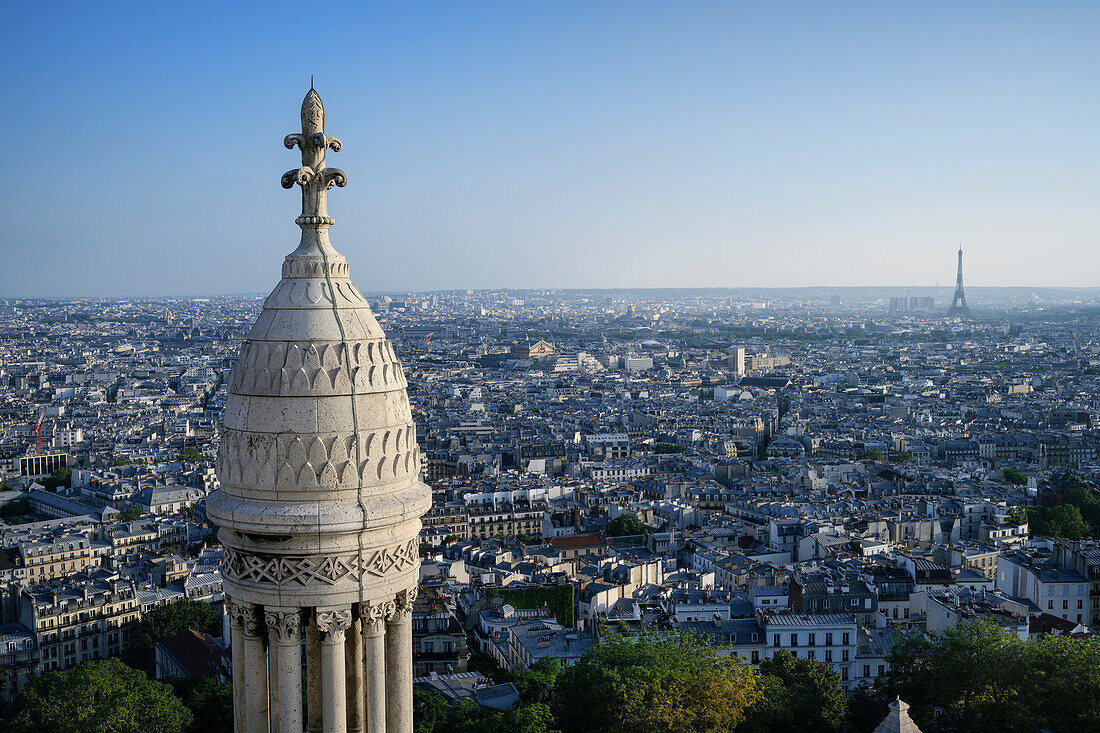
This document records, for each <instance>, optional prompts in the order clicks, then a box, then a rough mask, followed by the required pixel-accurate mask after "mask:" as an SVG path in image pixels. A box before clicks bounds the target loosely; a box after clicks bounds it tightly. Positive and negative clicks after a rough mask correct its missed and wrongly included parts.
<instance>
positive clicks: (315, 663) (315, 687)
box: [306, 614, 321, 733]
mask: <svg viewBox="0 0 1100 733" xmlns="http://www.w3.org/2000/svg"><path fill="white" fill-rule="evenodd" d="M306 695H307V699H306V711H307V713H308V715H309V721H308V727H307V728H306V730H307V731H309V733H321V632H320V631H318V630H317V617H316V614H314V615H313V616H311V617H310V619H309V625H308V626H306Z"/></svg>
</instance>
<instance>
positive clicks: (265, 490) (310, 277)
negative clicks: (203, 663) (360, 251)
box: [207, 89, 431, 608]
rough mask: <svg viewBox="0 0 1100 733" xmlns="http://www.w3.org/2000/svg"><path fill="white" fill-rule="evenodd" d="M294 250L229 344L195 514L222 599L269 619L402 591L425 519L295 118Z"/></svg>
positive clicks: (416, 467)
mask: <svg viewBox="0 0 1100 733" xmlns="http://www.w3.org/2000/svg"><path fill="white" fill-rule="evenodd" d="M302 124H303V127H302V134H301V135H298V134H294V135H288V136H287V139H286V140H285V141H284V143H285V144H286V146H287V147H288V148H291V147H294V146H298V147H299V148H301V149H302V163H303V164H302V167H301V168H299V169H298V170H292V171H289V172H287V173H286V174H285V175H284V176H283V185H284V187H288V188H289V187H291V186H294V185H295V184H297V185H300V186H301V187H302V203H303V208H302V215H301V216H299V217H298V219H297V224H298V225H299V226H300V227H301V228H302V239H301V244H300V245H299V247H298V248H297V249H296V250H295V251H294V252H292V253H290V254H289V255H287V257H286V259H285V260H284V262H283V268H282V279H281V280H280V281H279V284H278V285H276V286H275V289H274V290H273V291H272V292H271V294H270V295H269V296H268V297H267V300H266V301H265V302H264V307H263V312H262V313H261V314H260V316H259V317H258V318H257V320H256V323H255V324H254V325H253V327H252V330H251V332H250V333H249V335H248V338H247V340H245V342H244V344H243V345H242V346H241V351H240V357H239V359H238V361H237V364H236V366H235V367H234V368H233V371H232V377H231V381H230V386H229V400H228V403H227V405H226V409H225V412H224V417H223V427H222V433H221V449H220V451H219V453H218V462H217V472H218V478H219V481H220V484H221V487H220V489H219V490H218V491H217V492H215V493H214V494H212V495H211V496H210V498H209V500H208V505H207V513H208V516H209V518H210V520H211V521H212V522H213V523H214V524H216V525H217V526H218V527H219V537H220V539H221V541H222V544H223V546H224V549H225V561H224V565H223V574H224V580H225V583H226V592H227V595H230V596H231V597H232V598H233V599H234V600H235V601H239V602H248V603H253V604H260V605H272V606H280V607H312V608H318V607H322V606H325V607H331V606H337V605H343V604H349V603H361V602H364V601H371V600H377V599H383V598H391V599H392V598H393V596H394V594H395V593H397V592H399V591H402V590H406V589H408V588H415V587H416V581H417V574H418V568H419V562H418V535H419V531H420V526H421V525H420V516H421V515H422V514H423V513H424V512H425V511H427V509H428V508H429V506H430V505H431V494H430V491H429V490H428V488H427V487H426V486H424V484H423V483H421V482H420V480H419V472H420V452H419V449H418V448H417V444H416V426H415V425H414V424H413V421H412V414H411V411H410V409H409V400H408V396H407V394H406V387H407V382H406V381H405V375H404V373H403V371H402V369H401V365H400V364H399V363H398V361H397V358H396V356H395V354H394V350H393V345H392V344H391V343H390V342H389V340H387V339H386V336H385V334H384V333H383V331H382V328H381V327H380V326H379V324H378V321H377V320H376V319H375V317H374V315H373V314H372V313H371V311H370V308H369V306H368V304H367V302H366V299H365V298H364V297H363V295H362V293H360V292H359V290H358V289H357V288H356V287H355V285H354V284H353V283H352V282H351V280H350V279H349V277H348V263H347V261H346V260H345V259H344V258H343V257H342V256H341V255H340V254H339V253H338V252H336V250H334V249H333V248H332V245H331V244H330V243H329V239H328V228H329V227H330V226H331V225H332V219H331V218H330V217H329V216H328V212H327V202H326V191H327V189H328V188H330V187H331V186H333V185H337V186H343V185H345V184H346V182H347V176H346V175H345V174H344V173H343V171H339V170H337V169H333V168H326V167H325V153H326V150H327V149H329V148H331V149H333V150H339V149H340V141H339V140H337V139H336V138H334V137H331V136H327V135H325V133H324V108H323V106H322V105H321V100H320V97H318V96H317V94H316V92H314V91H313V90H312V89H311V90H310V93H309V94H308V95H307V96H306V99H305V101H304V102H303V104H302Z"/></svg>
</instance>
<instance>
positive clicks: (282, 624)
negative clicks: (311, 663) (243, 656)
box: [265, 609, 302, 733]
mask: <svg viewBox="0 0 1100 733" xmlns="http://www.w3.org/2000/svg"><path fill="white" fill-rule="evenodd" d="M265 620H266V621H267V628H268V630H269V631H270V633H271V642H272V644H273V646H274V654H273V655H272V669H273V670H274V672H275V673H274V674H273V675H272V677H273V678H274V680H275V684H274V685H273V687H274V689H275V690H277V691H278V694H277V696H276V699H277V700H278V705H279V710H278V714H277V716H273V719H274V720H277V721H278V733H302V631H301V628H302V616H301V614H299V613H298V611H297V610H290V609H277V610H271V611H268V612H267V614H266V615H265Z"/></svg>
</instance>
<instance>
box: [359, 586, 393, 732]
mask: <svg viewBox="0 0 1100 733" xmlns="http://www.w3.org/2000/svg"><path fill="white" fill-rule="evenodd" d="M361 608H362V609H363V650H364V657H365V662H364V665H363V669H364V671H365V673H366V682H365V685H364V686H365V687H366V693H367V705H366V710H367V733H386V618H387V617H389V616H391V615H393V612H394V610H395V604H394V602H393V601H388V602H386V603H364V604H363V605H362V606H361Z"/></svg>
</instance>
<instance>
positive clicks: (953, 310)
mask: <svg viewBox="0 0 1100 733" xmlns="http://www.w3.org/2000/svg"><path fill="white" fill-rule="evenodd" d="M947 315H949V316H969V315H970V309H969V308H968V307H967V306H966V292H965V291H964V290H963V248H962V247H959V274H958V276H957V277H956V278H955V297H954V298H952V299H951V307H950V308H948V309H947Z"/></svg>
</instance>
